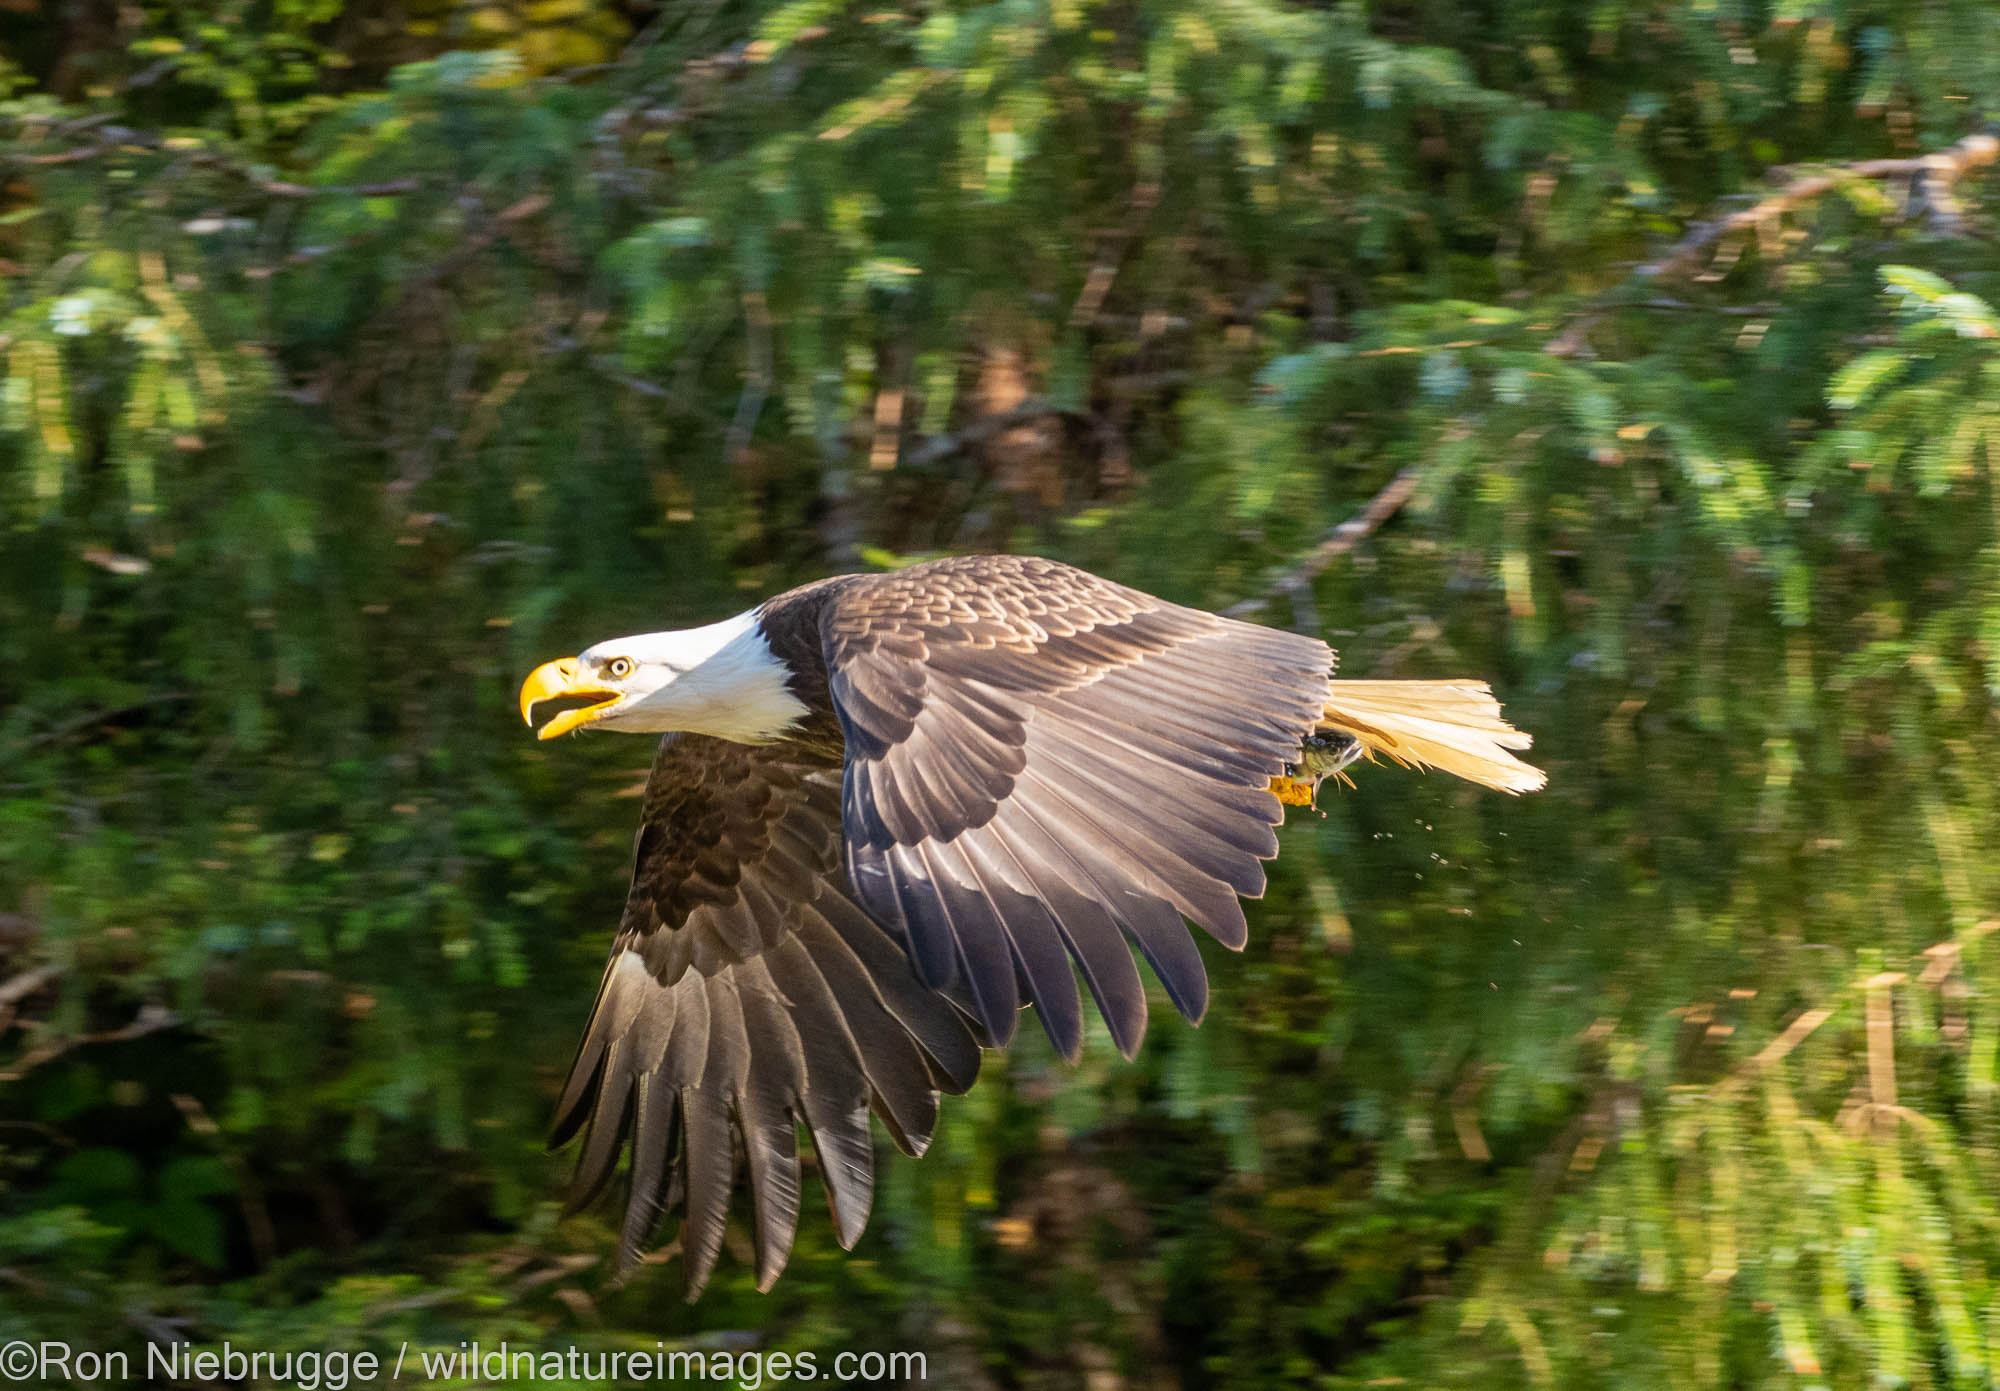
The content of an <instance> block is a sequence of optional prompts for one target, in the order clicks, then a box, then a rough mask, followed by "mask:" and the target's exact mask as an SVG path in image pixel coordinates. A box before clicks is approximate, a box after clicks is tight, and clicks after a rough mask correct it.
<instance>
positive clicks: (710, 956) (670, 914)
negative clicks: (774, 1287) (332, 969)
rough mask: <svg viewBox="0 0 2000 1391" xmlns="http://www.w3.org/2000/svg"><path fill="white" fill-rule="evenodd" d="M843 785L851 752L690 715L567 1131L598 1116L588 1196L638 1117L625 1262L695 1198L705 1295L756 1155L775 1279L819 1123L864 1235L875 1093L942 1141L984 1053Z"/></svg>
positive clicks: (823, 1161) (760, 1254) (695, 1277)
mask: <svg viewBox="0 0 2000 1391" xmlns="http://www.w3.org/2000/svg"><path fill="white" fill-rule="evenodd" d="M839 795H840V794H839V774H838V772H837V771H836V770H834V769H831V768H827V767H819V766H814V765H812V764H811V763H809V762H802V761H798V756H797V755H796V754H795V753H790V754H788V753H787V751H785V750H784V749H783V748H782V747H777V748H747V747H744V746H742V745H738V744H730V743H726V742H724V741H722V740H719V739H710V738H706V737H703V736H699V735H678V736H676V735H669V736H668V737H667V738H666V739H665V740H664V741H663V742H662V743H661V745H660V752H659V757H658V758H657V759H656V760H655V762H654V764H653V773H652V777H651V779H650V780H649V781H648V783H647V786H646V799H645V811H644V815H643V818H642V822H641V825H640V828H639V837H638V846H637V852H636V855H635V863H634V869H633V876H632V889H631V894H630V896H629V898H628V899H627V901H626V905H625V913H624V918H623V920H622V921H621V922H620V924H619V928H618V936H617V939H616V940H615V941H614V942H613V944H612V948H611V959H610V962H609V964H608V965H607V966H606V968H605V972H604V981H603V984H602V985H600V986H599V987H598V992H597V1003H596V1005H595V1007H594V1008H593V1010H592V1012H591V1017H590V1023H589V1025H588V1027H587V1028H586V1029H585V1030H584V1036H583V1043H582V1046H581V1047H580V1048H579V1050H578V1052H577V1057H576V1061H575V1063H573V1064H572V1065H571V1068H570V1074H569V1080H568V1082H567V1083H566V1084H565V1085H564V1087H563V1094H562V1100H561V1102H560V1103H559V1105H558V1107H557V1120H556V1134H555V1142H556V1143H558V1144H560V1143H562V1142H564V1141H566V1140H568V1139H569V1138H570V1137H571V1136H573V1135H574V1134H575V1133H576V1132H577V1130H578V1129H579V1128H583V1129H584V1130H585V1136H584V1143H583V1149H582V1152H581V1154H580V1156H579V1158H578V1161H577V1168H576V1178H575V1181H574V1185H573V1190H572V1195H571V1200H570V1206H571V1209H572V1210H574V1209H576V1208H578V1207H581V1206H583V1205H584V1204H586V1203H588V1202H590V1201H591V1200H592V1199H593V1198H595V1197H596V1195H597V1194H598V1193H599V1192H601V1191H602V1190H603V1188H604V1186H605V1184H606V1182H607V1181H608V1180H609V1179H610V1177H611V1175H612V1172H613V1170H614V1169H615V1168H616V1167H617V1161H618V1155H619V1152H620V1150H621V1149H622V1148H623V1147H624V1146H623V1144H622V1142H623V1141H624V1139H625V1138H626V1136H628V1135H629V1136H630V1142H631V1143H630V1148H631V1153H632V1163H631V1171H630V1179H631V1194H630V1197H629V1198H628V1199H627V1202H626V1207H625V1222H624V1234H623V1239H622V1240H621V1242H620V1244H619V1256H620V1260H621V1263H625V1264H629V1263H631V1262H632V1261H634V1260H635V1259H636V1258H637V1256H638V1254H639V1251H640V1249H641V1247H642V1245H643V1243H644V1242H645V1241H646V1239H647V1236H648V1234H649V1232H650V1231H651V1229H652V1227H653V1225H654V1222H655V1221H656V1220H657V1218H658V1217H659V1215H660V1213H661V1212H662V1211H664V1210H668V1209H673V1208H683V1209H684V1216H683V1221H682V1226H681V1239H682V1244H683V1252H684V1259H685V1262H686V1276H687V1290H688V1297H689V1298H690V1299H693V1298H694V1297H695V1296H696V1295H697V1294H699V1293H700V1291H701V1288H702V1286H703V1285H704V1284H706V1283H707V1281H708V1277H709V1274H710V1272H711V1271H712V1270H713V1269H714V1266H715V1259H716V1255H717V1253H718V1252H719V1251H720V1249H721V1246H722V1231H723V1223H724V1220H725V1218H726V1216H727V1212H728V1207H729V1195H730V1191H731V1189H732V1188H733V1187H734V1186H735V1181H736V1176H737V1166H738V1161H739V1157H740V1159H741V1161H742V1165H743V1167H744V1168H745V1169H747V1170H748V1173H749V1180H750V1189H751V1193H752V1196H753V1200H754V1204H755V1215H756V1222H755V1233H756V1251H757V1280H758V1285H759V1287H760V1288H766V1289H768V1288H769V1287H770V1285H771V1282H772V1281H774V1280H776V1279H777V1277H778V1272H779V1271H780V1270H781V1269H783V1267H784V1264H785V1259H786V1257H787V1256H788V1255H789V1254H790V1252H791V1245H792V1237H793V1233H794V1230H795V1228H796V1226H797V1221H798V1212H799V1173H800V1166H799V1156H798V1145H797V1138H796V1137H797V1127H798V1125H799V1124H801V1123H803V1124H804V1125H805V1127H806V1128H807V1130H808V1131H809V1132H810V1133H811V1135H812V1142H813V1148H814V1151H815V1152H816V1154H817V1157H818V1162H819V1169H820V1174H821V1177H822V1178H823V1179H824V1180H825V1184H826V1192H827V1199H828V1202H829V1204H830V1206H831V1207H832V1209H833V1217H834V1223H835V1226H836V1229H837V1231H838V1234H839V1238H840V1242H841V1244H842V1245H843V1246H852V1245H853V1244H854V1242H855V1241H856V1240H857V1239H858V1238H859V1237H860V1235H861V1230H862V1228H863V1227H864V1226H865V1225H866V1223H867V1220H868V1208H869V1202H870V1199H871V1196H872V1191H873V1169H874V1151H873V1146H872V1143H871V1140H870V1136H869V1131H868V1111H869V1108H870V1107H871V1106H872V1107H873V1108H874V1110H875V1113H876V1114H877V1115H879V1116H880V1117H881V1118H882V1121H883V1123H884V1124H885V1125H886V1126H887V1127H888V1130H889V1133H890V1135H891V1136H892V1137H893V1138H894V1139H895V1141H896V1143H897V1144H898V1145H899V1146H900V1147H901V1148H902V1149H903V1150H904V1151H905V1152H906V1153H910V1154H918V1153H921V1152H922V1150H923V1148H924V1146H925V1145H926V1144H928V1143H929V1140H930V1135H931V1130H932V1127H933V1126H934V1124H935V1123H936V1120H937V1107H938V1093H939V1091H940V1090H943V1091H949V1092H962V1091H964V1090H965V1089H966V1088H967V1087H969V1086H970V1085H972V1081H973V1078H974V1077H975V1076H976V1075H977V1073H978V1070H979V1048H978V1045H977V1043H976V1042H975V1041H974V1035H973V1031H972V1027H971V1025H970V1024H969V1022H968V1021H967V1020H966V1019H965V1017H964V1016H963V1015H962V1014H961V1013H960V1012H959V1011H958V1010H956V1009H955V1008H954V1007H953V1006H952V1005H951V1003H950V1002H949V1000H947V999H946V998H945V997H944V996H943V995H941V994H939V993H938V992H937V991H935V990H933V989H931V988H929V987H928V986H926V985H924V984H923V982H921V981H920V980H918V979H917V977H916V975H915V973H914V972H912V970H911V969H910V964H909V960H908V957H907V956H906V954H905V953H904V951H903V949H902V947H901V945H900V944H899V943H897V942H896V941H895V940H894V939H893V938H892V937H891V936H890V935H889V933H888V932H886V931H885V930H884V929H883V928H882V927H881V926H880V925H879V924H877V923H876V922H874V921H873V920H871V919H870V918H869V916H868V915H867V914H866V913H865V912H863V911H862V910H861V909H860V908H859V907H858V906H856V904H855V902H854V900H853V898H852V896H851V895H850V893H849V892H848V889H847V883H846V878H847V876H846V874H845V872H844V870H843V868H842V865H841V857H840V849H839V845H840V825H839Z"/></svg>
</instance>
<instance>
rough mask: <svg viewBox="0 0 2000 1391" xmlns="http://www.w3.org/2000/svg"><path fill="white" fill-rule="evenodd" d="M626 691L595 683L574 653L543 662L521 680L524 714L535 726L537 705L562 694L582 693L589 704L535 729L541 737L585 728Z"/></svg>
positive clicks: (572, 696) (525, 718)
mask: <svg viewBox="0 0 2000 1391" xmlns="http://www.w3.org/2000/svg"><path fill="white" fill-rule="evenodd" d="M623 695H624V692H623V691H613V690H608V689H606V688H605V687H603V686H593V685H591V684H590V683H589V682H588V681H587V680H585V679H584V675H583V667H582V666H581V665H580V664H578V662H577V660H576V658H574V657H563V658H560V659H558V660H556V661H553V662H543V663H542V664H541V665H540V666H538V667H536V668H535V669H534V670H533V671H531V672H529V673H528V679H527V680H526V681H523V682H522V683H521V718H522V719H523V720H524V721H526V722H527V724H528V727H529V728H531V729H533V728H534V724H535V707H536V706H537V705H539V704H541V703H542V702H543V701H545V700H556V699H558V698H561V697H570V698H572V699H573V698H576V697H582V698H584V699H586V700H589V701H590V702H591V703H590V704H589V705H579V706H576V707H574V708H572V709H569V710H564V711H561V712H559V713H558V714H557V715H556V717H555V718H554V719H552V720H550V721H549V722H548V723H547V724H545V725H543V726H542V727H541V728H540V729H537V730H535V737H536V738H537V739H553V738H555V737H556V736H557V735H558V734H567V733H569V732H570V731H571V730H572V729H581V728H583V726H585V725H587V724H589V723H590V722H591V721H593V720H595V719H597V718H598V717H599V716H600V715H603V714H605V713H606V712H607V710H608V707H610V706H611V705H612V704H614V703H615V702H617V701H618V700H619V699H620V698H621V697H622V696H623Z"/></svg>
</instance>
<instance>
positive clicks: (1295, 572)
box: [1222, 464, 1423, 618]
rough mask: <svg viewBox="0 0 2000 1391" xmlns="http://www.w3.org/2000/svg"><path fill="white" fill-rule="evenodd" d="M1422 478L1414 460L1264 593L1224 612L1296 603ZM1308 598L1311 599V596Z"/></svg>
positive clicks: (1242, 614)
mask: <svg viewBox="0 0 2000 1391" xmlns="http://www.w3.org/2000/svg"><path fill="white" fill-rule="evenodd" d="M1422 478H1423V470H1421V469H1419V468H1417V467H1416V466H1415V465H1414V464H1413V465H1411V466H1410V467H1409V468H1406V469H1404V470H1403V471H1402V472H1401V473H1399V474H1397V475H1396V476H1395V477H1394V478H1392V479H1390V480H1389V481H1388V482H1387V483H1385V484H1383V485H1382V490H1381V491H1380V492H1378V493H1376V494H1375V496H1374V497H1372V498H1370V499H1368V503H1367V505H1366V506H1365V507H1363V508H1362V509H1361V510H1360V511H1359V512H1356V513H1355V514H1354V515H1353V516H1351V517H1349V518H1348V519H1347V520H1346V521H1344V522H1342V523H1341V524H1340V525H1339V526H1337V527H1335V528H1334V529H1333V530H1332V531H1329V532H1328V533H1327V534H1326V537H1325V539H1323V540H1322V541H1321V542H1320V543H1319V544H1318V545H1317V546H1314V547H1313V548H1312V549H1311V550H1310V551H1307V552H1306V555H1305V558H1304V559H1303V560H1301V561H1300V562H1299V563H1298V564H1297V565H1294V566H1293V567H1292V568H1291V569H1289V570H1287V571H1286V572H1285V573H1284V574H1282V575H1280V576H1278V578H1277V579H1276V580H1274V581H1272V583H1271V584H1270V586H1269V587H1268V588H1266V589H1265V591H1264V592H1263V593H1262V594H1258V595H1254V596H1252V597H1251V598H1248V599H1244V600H1241V601H1240V602H1238V603H1234V604H1231V605H1230V606H1229V607H1228V608H1226V609H1224V610H1223V611H1222V616H1223V617H1224V618H1248V617H1249V616H1250V615H1251V614H1253V613H1255V612H1257V611H1258V610H1259V609H1261V608H1263V607H1264V606H1265V605H1266V604H1268V603H1271V602H1272V601H1273V600H1275V599H1277V598H1278V597H1279V596H1280V595H1287V596H1291V597H1292V599H1293V601H1294V603H1295V604H1296V603H1297V602H1298V596H1299V595H1301V594H1304V593H1306V592H1307V591H1309V590H1310V588H1311V586H1312V582H1313V581H1314V580H1315V579H1317V578H1319V576H1320V574H1321V573H1322V572H1324V571H1325V569H1326V567H1327V566H1329V565H1331V564H1333V562H1334V561H1336V560H1338V559H1340V557H1342V556H1344V555H1346V554H1347V553H1348V552H1349V551H1351V550H1353V549H1354V548H1355V547H1356V546H1358V545H1360V544H1361V543H1362V542H1363V541H1364V540H1366V539H1367V538H1368V537H1369V536H1370V535H1372V534H1373V533H1374V532H1375V530H1376V529H1377V528H1379V527H1380V526H1381V525H1382V523H1384V522H1386V521H1388V520H1389V518H1391V517H1393V516H1395V515H1396V513H1397V512H1399V511H1401V510H1402V506H1403V504H1404V503H1406V502H1408V501H1409V500H1410V494H1411V493H1414V492H1415V491H1416V490H1417V484H1418V482H1419V481H1421V479H1422ZM1307 602H1308V603H1310V600H1308V601H1307ZM1307 611H1308V612H1309V610H1307Z"/></svg>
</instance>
